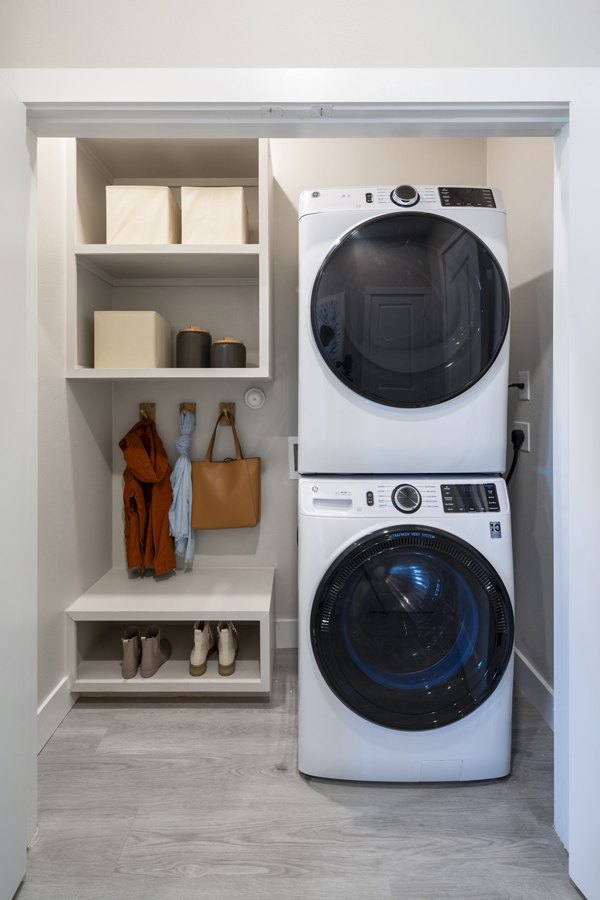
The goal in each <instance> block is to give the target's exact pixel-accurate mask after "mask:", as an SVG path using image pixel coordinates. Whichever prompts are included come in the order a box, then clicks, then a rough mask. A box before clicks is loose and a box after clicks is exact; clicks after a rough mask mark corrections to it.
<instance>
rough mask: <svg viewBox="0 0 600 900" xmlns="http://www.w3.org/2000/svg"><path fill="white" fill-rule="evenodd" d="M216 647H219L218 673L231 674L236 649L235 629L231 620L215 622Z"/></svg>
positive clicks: (233, 670) (233, 667) (233, 668)
mask: <svg viewBox="0 0 600 900" xmlns="http://www.w3.org/2000/svg"><path fill="white" fill-rule="evenodd" d="M217 647H218V649H219V675H233V673H234V672H235V658H236V656H237V650H238V636H237V629H236V627H235V625H234V624H233V622H218V623H217Z"/></svg>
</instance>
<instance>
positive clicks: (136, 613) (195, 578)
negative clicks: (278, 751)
mask: <svg viewBox="0 0 600 900" xmlns="http://www.w3.org/2000/svg"><path fill="white" fill-rule="evenodd" d="M273 585H274V569H264V568H263V569H214V570H199V571H198V572H191V573H186V574H185V575H176V576H175V577H174V578H172V579H169V580H168V581H166V582H161V581H154V579H151V578H148V579H136V580H134V581H133V582H132V581H131V580H128V579H127V573H126V572H125V571H124V570H119V569H115V570H112V571H111V572H109V573H107V574H106V575H105V576H103V578H101V579H100V581H98V582H97V583H96V584H95V585H92V587H91V588H90V589H89V591H86V593H85V594H83V595H82V596H81V597H80V598H79V599H78V600H76V601H75V603H73V604H72V605H71V606H70V607H69V608H68V610H67V624H68V628H69V631H68V642H67V647H68V655H69V670H70V675H71V682H72V690H73V691H74V692H75V693H87V694H91V693H94V694H114V693H117V694H138V693H142V694H151V693H176V694H181V693H186V694H209V693H210V694H243V693H248V694H250V693H253V694H265V693H268V692H269V691H270V688H271V672H272V666H273V656H274V637H273V636H274V628H273V620H274V598H273ZM196 619H201V620H205V621H209V622H216V621H217V620H219V619H223V620H231V621H233V622H234V623H235V626H236V628H237V630H238V636H239V649H238V656H237V660H236V668H235V672H234V673H233V674H232V675H229V676H223V675H219V673H218V668H217V657H216V655H215V656H213V657H211V658H209V660H208V667H207V671H206V672H205V673H204V675H201V676H199V677H194V676H192V675H190V674H189V668H188V667H189V656H190V652H191V649H192V646H193V638H194V630H193V622H194V620H196ZM150 624H152V625H158V626H159V628H160V632H161V637H162V638H166V639H167V640H169V642H170V644H171V658H170V659H169V660H167V662H166V663H164V664H163V665H162V666H161V668H160V669H159V670H158V672H157V673H156V674H155V675H153V676H152V677H151V678H142V677H141V675H140V674H139V673H138V674H137V675H136V676H135V677H134V678H131V679H124V678H123V677H122V676H121V637H122V635H123V631H124V628H125V627H126V625H138V626H139V627H140V633H141V634H143V633H144V629H145V627H146V626H147V625H150Z"/></svg>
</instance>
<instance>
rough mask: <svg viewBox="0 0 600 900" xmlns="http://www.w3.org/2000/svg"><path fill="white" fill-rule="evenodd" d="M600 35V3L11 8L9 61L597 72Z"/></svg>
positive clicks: (391, 0)
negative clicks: (538, 68) (539, 68)
mask: <svg viewBox="0 0 600 900" xmlns="http://www.w3.org/2000/svg"><path fill="white" fill-rule="evenodd" d="M599 33H600V4H598V3H597V2H596V0H570V2H569V3H564V2H563V0H527V2H523V0H502V2H499V0H491V2H487V3H485V2H482V0H455V2H451V0H420V2H419V3H415V2H409V0H372V2H371V3H368V4H365V3H351V2H348V0H304V2H302V3H282V2H281V0H255V2H253V3H249V2H248V0H222V2H220V3H215V2H214V0H170V2H169V3H165V2H164V0H127V2H123V0H103V2H102V3H92V2H82V0H54V2H48V0H3V2H2V28H0V64H1V65H3V66H50V67H53V66H55V67H63V66H82V67H86V66H92V67H94V66H128V67H133V66H159V67H160V66H174V67H179V66H182V67H187V66H226V67H235V66H250V67H252V66H259V67H260V66H330V67H331V66H334V67H337V66H375V67H380V66H404V67H410V66H459V67H463V66H557V65H559V66H560V65H562V66H589V65H598V63H599V62H600V42H599V41H598V34H599ZM323 99H324V100H325V99H327V98H323Z"/></svg>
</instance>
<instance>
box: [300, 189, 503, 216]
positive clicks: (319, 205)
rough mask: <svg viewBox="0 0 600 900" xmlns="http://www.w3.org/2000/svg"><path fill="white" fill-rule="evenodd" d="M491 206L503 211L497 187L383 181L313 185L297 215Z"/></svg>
mask: <svg viewBox="0 0 600 900" xmlns="http://www.w3.org/2000/svg"><path fill="white" fill-rule="evenodd" d="M451 208H455V209H456V208H458V209H465V208H468V209H473V210H477V209H478V210H495V211H497V212H502V213H504V211H505V210H504V202H503V199H502V192H501V191H500V190H499V189H498V188H489V187H470V186H469V187H467V186H464V185H457V186H453V185H441V184H396V185H394V184H387V185H366V186H364V187H349V188H315V189H314V190H308V191H302V193H301V194H300V203H299V210H298V215H299V216H300V218H302V216H305V215H311V214H314V213H331V212H340V211H343V210H350V209H356V210H359V209H360V210H365V211H368V212H371V213H373V214H374V215H377V214H379V213H385V212H399V211H401V210H406V212H436V211H438V212H439V213H442V214H443V210H444V209H451Z"/></svg>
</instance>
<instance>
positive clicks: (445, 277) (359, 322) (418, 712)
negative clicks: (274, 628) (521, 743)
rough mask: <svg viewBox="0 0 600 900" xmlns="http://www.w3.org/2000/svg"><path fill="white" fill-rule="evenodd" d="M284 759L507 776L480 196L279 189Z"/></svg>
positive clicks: (320, 772) (492, 196)
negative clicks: (284, 447) (287, 679)
mask: <svg viewBox="0 0 600 900" xmlns="http://www.w3.org/2000/svg"><path fill="white" fill-rule="evenodd" d="M299 309H300V333H299V366H300V378H299V426H298V435H299V447H298V451H299V455H298V469H299V472H300V473H301V477H300V481H299V616H298V618H299V709H298V732H299V736H298V764H299V768H300V771H301V772H303V773H305V774H307V775H313V776H321V777H326V778H340V779H355V780H361V781H461V780H474V779H487V778H498V777H501V776H504V775H507V774H508V772H509V771H510V757H511V712H512V682H513V645H514V618H513V568H512V544H511V525H510V509H509V503H508V496H507V491H506V485H505V482H504V480H503V479H502V478H501V477H500V475H499V473H501V472H502V471H503V469H504V465H505V458H506V415H507V389H508V353H509V346H508V345H509V316H510V307H509V293H508V285H507V246H506V216H505V211H504V206H503V202H502V196H501V194H500V192H499V191H497V190H495V189H491V188H482V187H452V186H438V185H436V186H432V185H418V186H409V185H402V186H400V187H393V186H388V187H365V188H356V187H353V188H347V189H325V190H313V191H305V192H304V193H303V194H302V195H301V198H300V291H299Z"/></svg>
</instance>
